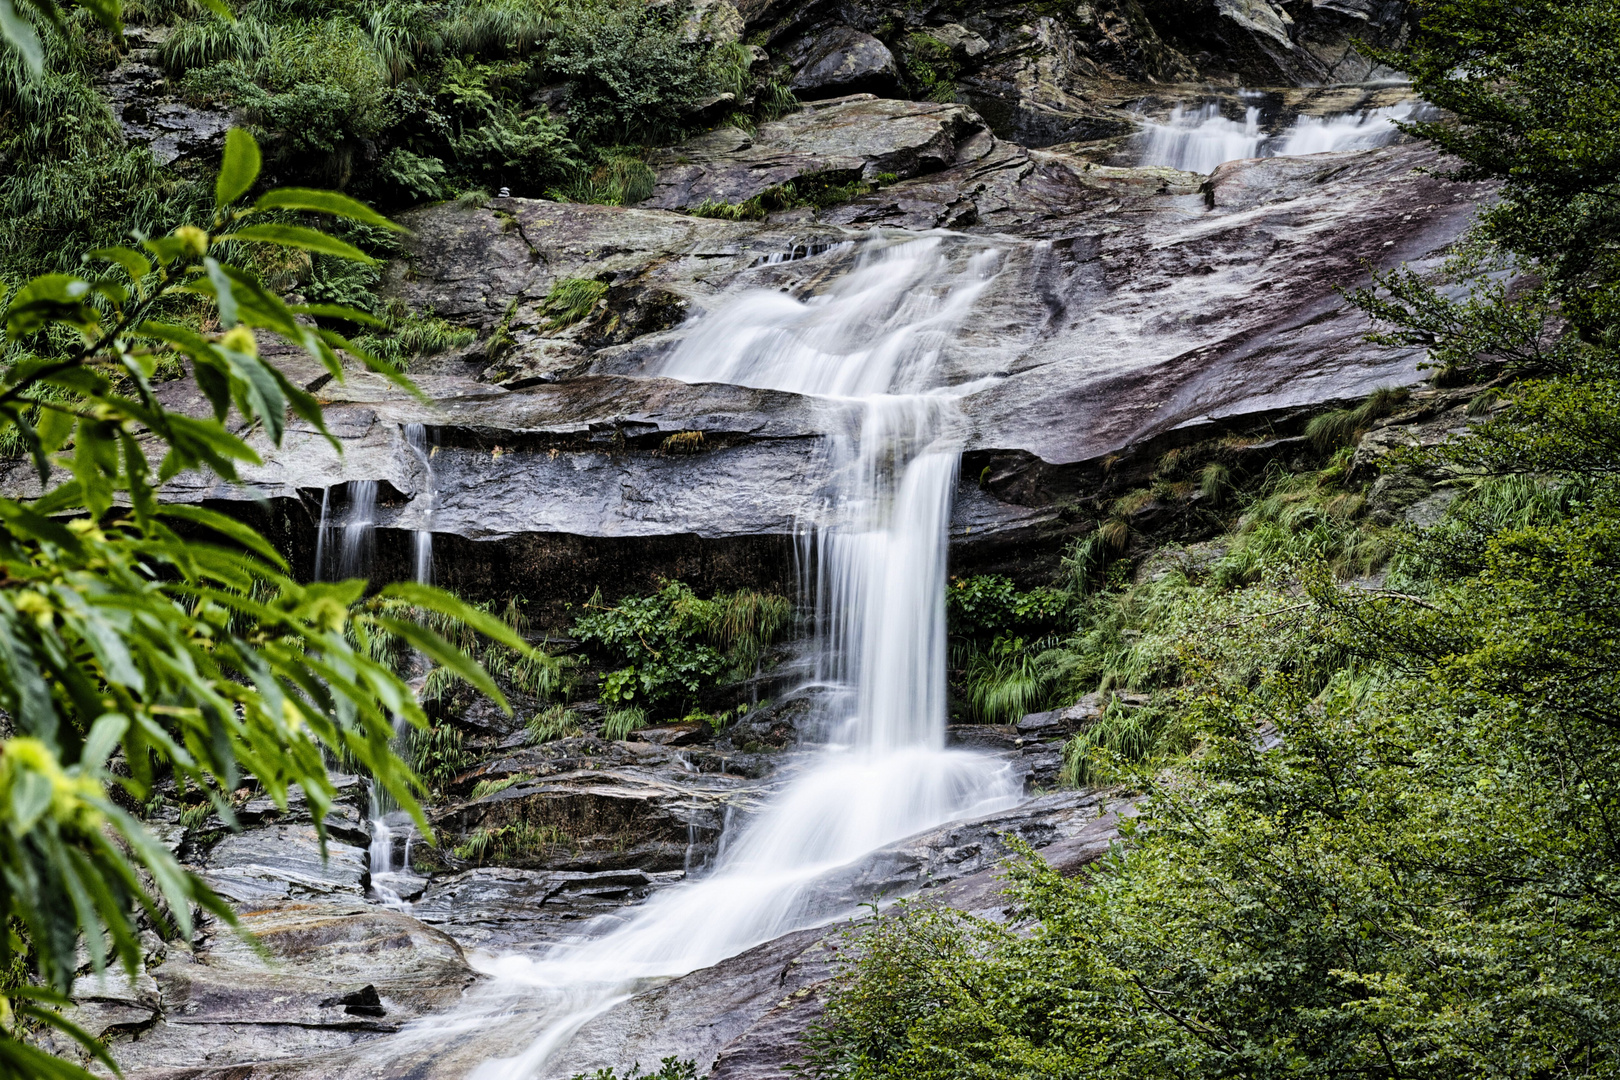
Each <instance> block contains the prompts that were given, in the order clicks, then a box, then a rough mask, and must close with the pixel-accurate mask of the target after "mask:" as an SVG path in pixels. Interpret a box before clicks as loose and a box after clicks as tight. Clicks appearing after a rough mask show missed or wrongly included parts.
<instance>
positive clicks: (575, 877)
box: [411, 866, 683, 951]
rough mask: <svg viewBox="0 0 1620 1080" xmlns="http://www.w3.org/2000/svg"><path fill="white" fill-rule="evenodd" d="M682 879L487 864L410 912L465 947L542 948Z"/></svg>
mask: <svg viewBox="0 0 1620 1080" xmlns="http://www.w3.org/2000/svg"><path fill="white" fill-rule="evenodd" d="M682 876H683V874H682V872H681V871H679V870H676V871H670V872H666V873H648V872H646V871H643V870H638V869H629V870H606V871H601V872H597V873H583V872H579V871H568V870H520V869H516V868H514V867H506V866H486V867H481V868H479V869H476V870H468V871H466V872H465V873H461V874H454V875H450V876H446V877H440V878H437V879H435V880H434V882H433V883H432V884H431V885H430V886H429V887H428V888H427V890H426V891H425V892H424V893H423V894H422V896H421V898H420V899H418V900H417V901H416V903H415V904H413V905H412V907H411V914H412V915H413V916H414V917H416V918H418V919H420V920H422V921H423V922H425V923H427V924H429V925H430V926H436V927H438V928H440V929H441V930H443V931H444V932H445V933H447V934H449V935H450V936H451V937H453V938H455V939H456V941H457V942H458V943H459V944H460V945H461V946H462V947H463V948H469V949H471V948H478V949H486V950H518V951H529V950H538V949H541V948H544V947H545V946H546V945H549V944H551V943H552V942H554V941H555V940H557V939H558V938H559V937H561V936H565V935H567V934H569V933H573V932H577V931H578V929H579V925H580V923H581V922H582V921H584V920H586V919H592V918H595V917H597V916H599V915H604V914H607V913H609V912H611V911H615V910H617V909H618V908H620V907H623V906H624V905H625V904H630V903H634V902H636V901H638V900H641V899H643V898H645V897H646V896H647V895H648V894H650V893H651V892H652V891H653V890H654V889H657V888H660V887H662V886H664V885H667V884H669V883H670V882H671V881H673V880H678V879H679V878H680V877H682Z"/></svg>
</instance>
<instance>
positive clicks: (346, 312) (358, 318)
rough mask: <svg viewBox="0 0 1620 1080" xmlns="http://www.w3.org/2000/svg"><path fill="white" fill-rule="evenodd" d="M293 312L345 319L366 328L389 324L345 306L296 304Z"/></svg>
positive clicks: (364, 312) (293, 306) (292, 309)
mask: <svg viewBox="0 0 1620 1080" xmlns="http://www.w3.org/2000/svg"><path fill="white" fill-rule="evenodd" d="M291 311H292V312H293V314H295V315H315V316H318V317H320V318H325V319H344V320H346V321H348V322H352V323H360V324H362V325H365V326H387V325H388V323H387V322H385V321H384V320H382V319H379V318H377V316H375V315H373V314H371V312H369V311H361V310H360V309H359V308H352V307H346V306H344V305H343V304H294V305H292V306H291Z"/></svg>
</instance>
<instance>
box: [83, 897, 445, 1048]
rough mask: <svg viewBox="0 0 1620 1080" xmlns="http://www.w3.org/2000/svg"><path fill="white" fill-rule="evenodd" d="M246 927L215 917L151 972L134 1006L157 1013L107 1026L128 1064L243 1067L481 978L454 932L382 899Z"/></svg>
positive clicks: (437, 1001)
mask: <svg viewBox="0 0 1620 1080" xmlns="http://www.w3.org/2000/svg"><path fill="white" fill-rule="evenodd" d="M242 929H243V930H244V931H246V932H247V933H248V934H251V935H252V941H251V942H250V941H249V940H248V939H247V938H245V937H243V936H241V935H239V934H237V933H236V932H235V931H232V930H230V929H229V928H226V927H221V926H217V925H211V926H210V927H209V928H208V929H207V930H206V931H205V932H204V933H203V934H202V936H201V937H200V938H199V939H198V940H197V942H196V943H195V945H194V949H193V950H190V951H188V950H185V949H171V950H170V951H169V954H168V956H167V959H165V960H164V961H163V962H162V963H161V964H160V965H158V966H156V967H154V968H152V969H151V972H150V975H149V976H148V975H143V977H142V979H141V982H140V986H139V987H137V991H138V992H137V996H136V997H135V998H134V999H133V1001H132V1002H131V1005H133V1006H134V1007H135V1009H136V1011H142V1010H151V1011H152V1016H151V1017H150V1019H149V1022H147V1023H146V1024H145V1025H144V1026H137V1027H134V1028H130V1027H128V1026H127V1025H126V1026H125V1028H122V1029H121V1028H119V1027H117V1026H115V1027H114V1028H112V1029H111V1030H110V1034H111V1038H112V1041H111V1045H110V1047H109V1048H110V1049H111V1051H112V1053H113V1056H114V1058H115V1059H116V1060H117V1061H118V1062H119V1064H120V1066H121V1067H122V1068H123V1069H124V1072H125V1075H128V1076H136V1077H155V1076H163V1075H188V1074H193V1073H192V1072H191V1071H192V1070H194V1069H201V1070H202V1071H204V1072H206V1071H208V1070H225V1072H224V1074H225V1075H242V1073H241V1072H240V1070H241V1069H242V1068H243V1063H246V1062H256V1061H267V1060H273V1059H278V1058H287V1057H292V1056H301V1055H305V1054H312V1053H320V1052H323V1051H329V1050H332V1049H336V1048H341V1047H349V1046H353V1045H355V1044H357V1043H363V1042H366V1041H368V1040H372V1039H375V1038H377V1037H378V1036H380V1035H384V1034H388V1033H391V1032H396V1031H398V1030H399V1029H400V1028H401V1027H402V1026H403V1025H404V1024H405V1023H407V1022H408V1021H410V1020H413V1019H415V1018H418V1017H421V1016H423V1015H426V1014H428V1013H430V1012H435V1011H438V1010H442V1009H444V1008H446V1007H448V1006H450V1005H451V1004H452V1003H453V1002H455V1001H456V1000H457V999H458V998H459V997H460V996H461V993H462V991H463V990H464V989H465V988H466V987H468V986H469V985H471V984H472V983H473V982H474V981H475V980H476V978H477V976H476V975H475V973H474V972H473V971H472V969H471V968H470V967H468V966H467V963H466V960H465V959H464V957H463V956H462V952H461V948H460V947H459V946H458V945H457V944H456V943H455V942H454V941H453V940H452V939H451V938H449V937H447V936H446V935H444V934H442V933H440V932H439V931H437V930H434V929H431V928H429V927H428V926H426V925H424V924H422V923H421V922H418V921H417V920H415V919H412V918H410V917H408V916H406V915H402V914H400V913H397V912H392V911H384V910H380V909H378V908H374V907H365V906H360V905H354V904H299V903H294V904H287V905H283V906H279V907H274V908H270V909H266V910H261V911H253V912H247V913H244V914H243V915H242ZM76 993H86V994H88V995H89V996H88V997H86V998H83V999H81V1000H84V1001H87V1002H89V1003H91V1004H95V1005H100V1006H103V1007H104V1006H105V1005H106V1004H107V1003H108V1002H109V1001H113V1002H118V1003H121V1002H122V999H121V998H118V997H116V996H115V997H113V998H111V999H109V998H108V997H107V996H106V994H105V993H104V992H102V991H99V990H93V989H91V988H88V987H86V988H84V989H82V990H81V989H80V988H78V987H76ZM115 993H116V992H115ZM125 996H128V995H127V994H126V995H125ZM85 1007H86V1006H85V1005H81V1006H80V1008H81V1010H82V1009H84V1008H85ZM81 1015H82V1013H81ZM233 1069H234V1070H238V1071H237V1072H231V1070H233ZM249 1071H250V1072H251V1067H249ZM216 1075H218V1074H216Z"/></svg>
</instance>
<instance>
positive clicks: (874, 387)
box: [406, 234, 1019, 1080]
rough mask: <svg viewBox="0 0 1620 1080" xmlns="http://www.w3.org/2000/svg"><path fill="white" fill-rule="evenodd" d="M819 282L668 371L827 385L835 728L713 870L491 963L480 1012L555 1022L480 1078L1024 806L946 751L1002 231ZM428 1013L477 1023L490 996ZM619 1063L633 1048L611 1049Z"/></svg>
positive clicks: (923, 247) (862, 260)
mask: <svg viewBox="0 0 1620 1080" xmlns="http://www.w3.org/2000/svg"><path fill="white" fill-rule="evenodd" d="M860 244H861V248H860V250H859V252H858V254H857V256H856V259H855V262H854V266H853V268H852V269H851V270H850V271H849V272H848V273H846V274H845V275H844V276H842V277H841V278H838V279H836V280H834V281H833V282H832V283H831V284H830V285H829V286H828V287H827V288H826V289H825V290H824V291H822V292H821V293H819V294H818V295H814V296H810V297H804V298H800V297H794V296H791V295H787V294H784V293H781V292H775V291H766V290H759V291H751V292H741V293H738V294H735V295H733V296H731V297H730V298H729V299H727V300H726V301H725V302H724V303H722V304H720V305H719V306H717V307H716V308H715V309H714V310H712V311H711V312H709V313H707V314H704V315H701V316H699V317H698V319H697V320H696V321H695V323H694V325H693V326H692V327H691V329H690V331H689V333H687V335H686V336H685V337H684V339H683V340H682V342H681V344H680V345H679V346H678V347H677V348H676V349H675V351H674V352H673V354H672V355H670V356H669V358H668V359H667V361H666V363H665V364H664V366H663V369H662V371H661V372H660V373H661V374H664V375H666V376H670V377H674V378H678V379H683V380H686V381H691V382H700V381H713V382H728V383H736V384H741V385H746V386H755V387H765V388H772V389H778V390H788V391H794V392H798V393H801V394H807V395H814V396H815V397H816V398H817V399H818V400H819V401H820V402H821V403H822V404H823V406H824V407H825V409H826V411H827V414H828V415H829V416H830V417H831V418H832V419H831V420H830V422H829V430H828V431H827V433H826V438H825V440H824V441H825V453H824V456H823V459H822V465H823V468H822V473H821V482H820V483H821V487H820V489H819V490H818V491H817V492H816V493H815V496H816V497H815V498H814V499H813V500H811V503H812V505H813V509H812V510H810V511H807V513H806V515H805V519H804V520H803V521H801V522H800V527H799V534H800V538H801V546H800V553H801V562H802V566H801V570H802V574H803V577H804V579H805V583H806V585H805V588H806V596H805V598H804V599H805V602H806V603H807V604H808V605H810V606H811V607H813V609H814V614H813V620H814V627H815V634H816V642H817V645H818V650H819V653H820V661H819V665H818V671H817V675H816V678H817V680H818V681H820V682H821V683H823V684H825V685H826V686H828V687H830V688H831V689H833V690H834V691H835V692H834V693H830V694H824V695H820V698H821V699H822V700H824V701H826V702H828V703H829V704H828V706H827V708H829V710H830V711H831V715H830V716H828V717H826V718H825V719H826V721H827V722H826V724H825V730H827V731H828V732H829V741H828V743H827V744H826V745H824V746H822V747H820V748H819V750H817V751H816V752H815V753H814V754H812V755H811V756H810V758H809V759H808V760H807V761H806V762H805V763H804V764H803V765H802V766H800V767H799V768H798V769H797V771H796V772H794V773H793V774H792V775H791V776H789V777H788V778H787V779H786V780H785V781H784V782H783V783H782V785H781V786H780V788H779V789H778V790H777V792H776V793H775V794H774V795H773V796H772V797H771V798H770V799H769V801H768V803H767V805H766V806H765V808H764V809H763V810H762V811H761V812H760V813H758V814H756V815H755V816H753V817H752V818H751V819H749V820H747V821H744V822H741V823H739V824H738V825H737V826H736V827H735V828H733V829H730V830H728V833H727V835H726V836H725V838H724V842H723V844H722V847H721V850H720V852H719V854H718V855H717V856H716V859H715V862H714V865H713V867H712V868H711V869H710V870H709V872H708V873H707V874H705V875H704V876H702V877H700V878H698V879H696V880H691V881H688V882H685V883H683V884H680V885H677V886H673V887H671V888H668V889H665V890H664V891H662V892H659V893H655V894H654V895H653V896H652V897H651V898H650V899H649V900H648V901H647V902H646V903H644V904H642V905H641V906H640V907H638V908H635V909H632V910H630V911H629V912H627V913H625V914H624V915H622V916H620V917H619V918H618V919H616V920H615V921H613V922H612V923H610V924H604V925H601V926H599V927H598V928H597V929H596V930H595V932H587V933H586V934H584V935H582V936H581V938H580V939H578V940H575V941H571V942H568V943H565V944H562V945H558V946H555V947H553V948H551V949H550V950H549V951H548V952H546V953H545V954H543V955H541V956H539V957H538V958H531V957H524V956H508V957H503V958H498V959H496V960H494V961H492V962H490V963H488V964H487V965H486V969H487V972H488V973H489V974H490V975H492V976H494V978H493V980H492V981H491V984H490V985H489V987H488V988H487V989H485V990H484V991H482V993H483V995H484V1002H485V1006H484V1010H485V1011H484V1015H485V1016H497V1015H500V1014H501V1006H500V1001H501V999H502V997H503V996H504V997H505V999H506V1000H507V1001H510V1000H513V999H514V998H516V997H518V996H523V997H525V998H526V999H528V1000H529V1001H531V1002H532V1001H533V1000H536V999H542V1000H544V1001H545V1002H547V1003H548V1005H549V1011H548V1018H547V1021H546V1023H545V1026H543V1027H542V1028H540V1029H539V1030H538V1032H537V1033H533V1034H532V1038H531V1041H530V1042H529V1044H528V1045H527V1046H525V1047H524V1048H523V1049H521V1051H520V1052H518V1053H516V1054H515V1055H511V1056H505V1057H499V1058H496V1059H494V1060H490V1061H487V1062H485V1063H484V1064H483V1065H481V1066H479V1067H478V1068H476V1069H475V1070H474V1071H473V1073H472V1074H471V1076H472V1078H473V1080H529V1078H531V1077H535V1076H539V1075H543V1074H544V1073H545V1070H546V1064H547V1061H548V1060H549V1059H550V1058H552V1057H553V1055H554V1054H555V1053H556V1052H557V1051H558V1050H559V1049H560V1048H561V1047H563V1046H565V1045H567V1043H568V1041H569V1040H570V1039H571V1038H572V1037H573V1036H574V1034H575V1033H576V1032H577V1031H578V1030H579V1029H580V1028H581V1027H582V1026H583V1025H584V1024H586V1023H588V1022H589V1021H590V1020H591V1019H592V1018H594V1017H595V1016H597V1015H600V1014H601V1013H602V1012H604V1011H606V1010H607V1009H609V1008H611V1007H612V1006H613V1005H614V1004H616V1003H618V1002H619V1001H622V1000H624V999H625V998H626V997H628V996H630V995H631V994H632V993H634V991H635V990H636V989H637V988H638V987H640V986H643V985H646V983H647V981H648V980H655V979H661V978H667V977H670V976H675V975H681V974H684V973H686V972H689V971H693V970H695V969H698V968H701V967H705V966H707V965H710V964H713V963H716V962H717V961H719V960H722V959H724V958H726V957H728V956H732V955H735V954H737V953H739V952H742V951H743V950H745V949H748V948H750V947H752V946H754V945H757V944H760V943H762V942H765V941H769V940H771V939H773V938H775V937H778V936H780V935H782V934H784V933H787V932H789V931H792V930H795V929H799V928H802V927H805V926H812V925H817V924H819V923H823V922H826V921H828V920H830V919H834V918H838V917H841V916H843V915H846V914H848V913H849V903H850V901H849V900H848V899H847V897H846V896H845V895H844V894H843V892H842V891H841V890H840V889H839V888H838V885H837V875H838V871H840V870H845V871H847V869H848V867H849V866H850V865H851V864H852V863H853V862H855V861H856V860H858V859H860V857H861V856H863V855H865V854H867V853H869V852H872V851H874V850H876V849H878V848H881V847H883V846H885V845H887V844H890V843H893V842H895V841H898V840H901V839H903V838H905V837H906V836H909V835H913V834H915V833H917V832H920V831H923V830H926V829H929V828H932V827H935V826H938V825H940V824H943V823H945V822H948V821H952V820H956V819H960V818H963V817H967V816H972V815H976V814H981V813H990V812H992V811H994V810H997V809H1000V808H1002V807H1005V806H1007V805H1009V804H1011V803H1012V802H1014V801H1015V800H1016V798H1017V797H1018V793H1019V783H1018V781H1017V780H1016V778H1015V776H1014V774H1013V772H1012V770H1011V768H1010V767H1009V766H1008V765H1007V764H1006V763H1005V762H1003V761H999V760H997V759H994V758H990V757H986V756H980V755H977V754H973V753H969V752H965V751H951V750H947V749H945V747H944V727H945V677H946V649H945V613H944V594H945V567H946V533H947V523H948V521H949V517H950V508H951V497H952V493H953V491H954V488H955V485H956V476H957V459H958V455H959V453H960V450H961V447H962V444H963V441H964V438H965V424H964V422H963V420H962V417H961V414H960V412H959V410H958V409H957V407H956V404H955V397H956V395H957V394H959V393H960V392H961V391H962V390H963V389H965V388H963V387H951V386H946V385H942V384H941V374H940V373H941V369H942V365H941V357H942V355H943V353H944V352H945V350H946V349H947V347H948V345H949V344H950V341H951V339H952V336H953V334H954V333H955V332H956V330H957V329H958V328H959V327H960V326H961V324H962V321H963V320H964V319H965V318H967V316H968V314H969V312H970V311H971V310H972V307H973V304H974V301H975V299H976V298H977V297H978V296H979V295H980V294H981V293H982V291H983V290H984V289H985V288H986V286H987V285H988V284H989V282H990V281H991V280H992V279H993V278H994V276H995V275H996V273H997V271H998V269H999V266H1000V262H1001V254H1002V253H1001V251H1000V250H999V249H998V248H997V247H996V246H995V245H994V244H991V243H987V242H979V241H972V240H969V239H967V238H964V237H960V236H957V237H950V236H946V235H944V234H921V235H912V234H903V235H892V236H874V237H870V238H868V239H865V240H862V241H861V242H860ZM471 1004H472V1005H473V1009H472V1010H471V1011H464V1012H463V1013H462V1014H461V1015H460V1016H459V1017H451V1018H445V1019H444V1020H437V1021H427V1022H424V1024H423V1025H419V1026H418V1027H417V1029H416V1030H415V1031H414V1032H410V1031H408V1032H407V1033H406V1037H407V1038H410V1037H412V1036H413V1035H414V1036H416V1037H421V1036H422V1035H424V1034H425V1031H424V1030H423V1029H424V1028H427V1027H432V1026H434V1025H437V1026H438V1027H439V1029H440V1031H441V1032H442V1033H443V1034H446V1035H451V1034H455V1033H456V1032H459V1031H463V1030H465V1029H466V1027H467V1025H470V1024H476V1023H479V1022H480V1021H478V1020H477V1019H476V1016H477V1013H478V1006H477V1003H476V1002H474V1003H471ZM600 1064H603V1065H618V1064H623V1063H621V1062H601V1063H600Z"/></svg>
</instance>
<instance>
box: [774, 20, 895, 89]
mask: <svg viewBox="0 0 1620 1080" xmlns="http://www.w3.org/2000/svg"><path fill="white" fill-rule="evenodd" d="M787 55H788V58H789V59H790V60H791V61H792V62H793V63H794V65H795V66H796V67H797V69H798V70H797V71H795V72H794V75H793V81H792V82H791V83H790V84H789V86H790V88H791V89H792V90H793V92H794V93H795V94H797V95H798V96H799V97H801V98H803V99H805V100H807V101H811V100H815V99H817V98H829V97H837V96H839V95H840V94H853V93H873V94H886V93H889V92H891V91H892V90H894V89H895V87H896V85H897V84H898V82H899V73H898V70H897V69H896V67H895V63H894V54H893V53H891V52H890V51H889V47H888V46H887V45H885V44H883V42H881V41H879V40H878V39H877V38H875V37H873V36H872V35H871V34H863V33H861V32H860V31H859V30H852V29H850V28H849V27H847V26H834V27H832V28H831V29H828V30H824V31H822V32H821V33H819V34H817V35H816V36H815V37H813V38H810V39H809V40H807V41H805V42H803V43H802V44H801V45H800V46H799V48H797V49H790V50H789V51H788V54H787Z"/></svg>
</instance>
